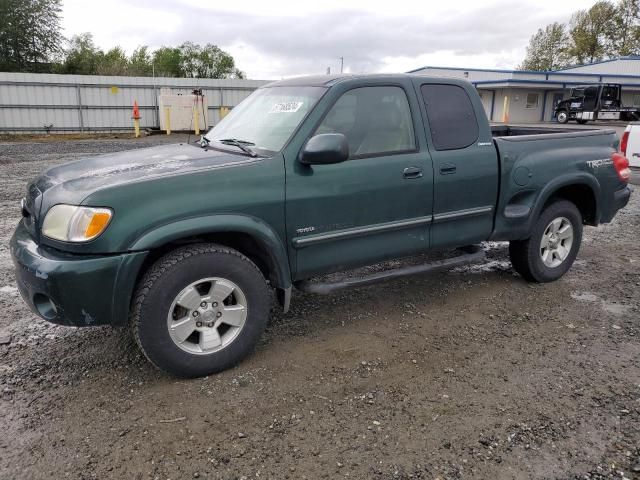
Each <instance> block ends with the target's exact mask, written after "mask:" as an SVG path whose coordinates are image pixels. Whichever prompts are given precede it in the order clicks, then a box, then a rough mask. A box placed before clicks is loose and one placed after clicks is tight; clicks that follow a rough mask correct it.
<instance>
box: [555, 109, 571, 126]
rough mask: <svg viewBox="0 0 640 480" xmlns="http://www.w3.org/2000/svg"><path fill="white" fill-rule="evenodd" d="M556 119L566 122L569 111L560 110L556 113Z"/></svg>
mask: <svg viewBox="0 0 640 480" xmlns="http://www.w3.org/2000/svg"><path fill="white" fill-rule="evenodd" d="M556 120H557V121H558V123H567V122H568V121H569V113H568V112H567V111H566V110H560V111H559V112H558V113H557V114H556Z"/></svg>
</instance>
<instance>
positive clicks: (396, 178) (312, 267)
mask: <svg viewBox="0 0 640 480" xmlns="http://www.w3.org/2000/svg"><path fill="white" fill-rule="evenodd" d="M408 86H409V87H411V85H410V84H409V85H408ZM405 87H406V85H404V86H403V85H378V86H367V87H360V88H353V89H350V90H346V91H341V90H338V87H334V88H332V90H331V93H332V94H333V95H334V98H335V101H334V102H332V106H331V107H329V109H328V111H327V113H326V115H324V117H323V119H322V120H321V121H320V122H319V124H318V126H317V127H316V128H315V129H314V131H313V133H312V135H314V134H321V133H342V134H344V135H345V136H346V138H347V141H348V143H349V153H350V156H349V160H347V161H345V162H343V163H339V164H334V165H311V166H309V165H303V164H301V163H300V162H298V161H297V160H296V159H295V158H286V170H287V179H286V199H287V200H286V201H287V204H286V218H287V234H288V235H287V236H288V238H289V239H290V245H289V252H290V261H291V264H292V266H293V268H294V270H295V274H294V278H295V279H296V280H300V279H304V278H308V277H310V276H313V275H315V274H318V273H327V272H329V271H339V270H344V269H347V268H350V267H354V266H360V265H366V264H370V263H374V262H376V261H380V260H384V259H388V258H395V257H401V256H403V255H410V254H413V253H416V252H420V251H424V250H426V249H427V248H428V247H429V224H430V222H431V213H432V193H433V192H432V181H433V175H432V171H431V164H430V161H429V157H428V154H427V153H426V150H423V151H420V143H422V144H424V140H422V141H420V138H422V139H423V138H424V137H423V136H419V138H417V136H416V131H417V129H416V118H415V115H418V112H413V114H412V111H411V108H410V106H409V105H410V103H409V100H408V97H407V94H409V95H413V99H414V102H413V104H414V105H415V92H414V91H413V90H412V89H410V88H405ZM343 88H344V87H343ZM418 133H420V132H419V131H418Z"/></svg>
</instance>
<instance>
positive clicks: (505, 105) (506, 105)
mask: <svg viewBox="0 0 640 480" xmlns="http://www.w3.org/2000/svg"><path fill="white" fill-rule="evenodd" d="M502 123H509V97H508V96H507V95H505V96H504V103H503V104H502Z"/></svg>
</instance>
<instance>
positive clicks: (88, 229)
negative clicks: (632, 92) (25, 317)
mask: <svg viewBox="0 0 640 480" xmlns="http://www.w3.org/2000/svg"><path fill="white" fill-rule="evenodd" d="M618 143H619V141H618V139H617V137H616V135H615V133H614V132H613V131H612V130H580V131H572V130H553V129H526V128H515V127H509V126H501V127H497V128H494V130H493V131H492V128H491V127H490V125H489V123H488V122H487V118H486V116H485V113H484V110H483V107H482V103H481V101H480V98H479V96H478V94H477V93H476V91H475V89H474V88H473V87H472V86H471V85H470V84H469V83H467V82H464V81H458V80H453V79H443V78H428V77H423V76H412V75H362V76H358V75H356V76H352V75H344V76H316V77H304V78H296V79H290V80H284V81H279V82H275V83H272V84H269V85H267V86H264V87H262V88H260V89H258V90H256V91H255V92H254V93H252V94H251V95H250V96H249V97H248V98H247V99H246V100H244V101H243V102H242V103H241V104H240V105H238V106H237V107H236V108H235V109H233V111H232V112H231V113H230V114H229V115H228V116H227V117H226V118H224V120H222V121H221V122H220V123H219V124H218V125H216V126H215V127H214V128H213V129H211V130H210V131H209V132H208V133H207V134H206V135H205V136H204V137H202V139H201V141H200V142H199V143H198V144H193V145H190V144H177V145H164V146H157V147H152V148H145V149H140V150H135V151H129V152H122V153H115V154H108V155H101V156H98V157H93V158H89V159H86V160H81V161H76V162H72V163H68V164H65V165H61V166H57V167H54V168H51V169H50V170H48V171H47V172H45V173H44V174H43V175H41V176H40V177H38V178H36V179H35V180H34V181H33V182H31V183H30V184H29V186H28V188H27V193H26V197H25V198H24V200H23V202H22V214H23V219H22V220H21V221H20V223H19V225H18V226H17V229H16V231H15V234H14V236H13V238H12V239H11V254H12V257H13V260H14V263H15V267H16V279H17V284H18V287H19V290H20V292H21V294H22V296H23V298H24V300H25V301H26V302H27V303H28V304H29V306H30V307H31V308H32V309H33V311H34V312H36V313H37V314H38V315H40V316H41V317H43V318H45V319H46V320H49V321H51V322H55V323H58V324H62V325H73V326H85V325H87V326H88V325H103V324H110V325H114V326H125V325H128V326H130V327H131V329H132V330H133V333H134V336H135V338H136V340H137V342H138V344H139V345H140V347H141V349H142V351H143V352H144V353H145V355H146V356H147V358H148V359H149V360H150V361H151V362H152V363H153V364H155V365H156V366H157V367H159V368H161V369H164V370H166V371H168V372H170V373H172V374H175V375H178V376H185V377H194V376H201V375H206V374H209V373H212V372H218V371H221V370H223V369H225V368H228V367H230V366H232V365H234V364H236V363H237V362H239V361H240V360H241V359H242V358H243V357H245V356H246V355H247V354H248V353H249V352H250V351H251V350H252V348H253V347H254V345H255V344H256V342H257V341H258V338H259V337H260V335H261V333H262V332H263V330H264V328H265V326H266V324H267V321H268V318H269V311H270V307H271V303H272V298H273V297H272V290H275V293H276V295H275V298H277V301H278V302H279V303H280V305H281V306H282V308H283V309H284V310H285V311H286V310H287V309H288V307H289V303H290V300H291V296H292V291H293V287H296V288H298V289H301V290H304V291H307V292H316V293H329V292H332V291H334V290H336V289H340V288H345V287H348V286H353V285H363V284H367V283H370V282H372V281H378V280H382V279H385V278H392V277H395V276H399V275H407V274H412V273H417V272H426V271H429V270H433V269H437V268H449V267H451V266H454V265H458V264H461V263H464V262H469V261H475V260H477V259H478V258H479V255H481V254H482V251H480V250H479V248H478V247H477V244H478V243H479V242H482V241H487V240H489V241H493V240H502V241H505V240H508V241H509V242H510V248H509V252H510V255H511V260H512V263H513V267H514V268H515V270H516V271H517V272H519V273H520V274H521V275H522V276H523V277H524V278H525V279H526V280H528V281H533V282H548V281H552V280H556V279H558V278H560V277H561V276H562V275H563V274H564V273H565V272H566V271H567V270H568V269H569V268H570V267H571V264H572V263H573V261H574V259H575V258H576V255H577V253H578V249H579V247H580V241H581V238H582V228H583V225H598V224H600V223H606V222H609V221H611V219H612V218H613V217H614V215H615V214H616V212H617V211H618V210H619V209H620V208H622V207H624V206H625V205H626V204H627V202H628V200H629V195H630V193H631V191H630V188H629V187H628V186H627V181H628V179H629V175H630V172H629V168H628V161H627V159H626V158H625V157H624V156H623V155H622V154H620V153H618V152H617V149H618ZM443 249H445V250H446V249H449V250H453V249H456V250H455V251H456V252H457V255H454V256H450V255H449V256H447V257H446V258H442V259H438V260H436V261H434V262H432V263H426V264H424V265H420V264H411V265H410V266H407V267H399V268H396V269H392V270H389V271H377V273H374V274H371V275H369V276H367V275H365V276H363V277H361V278H360V277H351V278H349V279H348V280H347V281H338V282H335V283H332V281H331V278H332V275H328V274H330V273H332V272H344V271H347V270H349V269H353V268H357V267H361V266H365V265H371V264H376V263H378V262H382V261H385V260H389V259H396V258H401V257H410V256H416V255H421V254H424V253H425V252H427V251H431V252H432V251H434V250H437V251H440V250H443ZM333 277H335V275H333ZM327 278H328V279H327Z"/></svg>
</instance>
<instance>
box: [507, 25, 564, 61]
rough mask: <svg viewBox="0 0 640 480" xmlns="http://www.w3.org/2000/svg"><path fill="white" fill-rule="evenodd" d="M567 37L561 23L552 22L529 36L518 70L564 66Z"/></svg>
mask: <svg viewBox="0 0 640 480" xmlns="http://www.w3.org/2000/svg"><path fill="white" fill-rule="evenodd" d="M568 41H569V37H568V35H567V31H566V27H565V25H564V24H562V23H558V22H555V23H552V24H550V25H547V26H546V27H545V28H544V30H543V29H542V28H540V29H538V31H537V32H536V33H535V34H534V35H533V36H532V37H531V39H530V40H529V46H528V47H527V55H526V57H525V59H524V60H523V62H522V64H521V65H520V66H519V69H520V70H539V71H549V70H557V69H559V68H562V67H565V66H567V65H568V63H569V56H568V54H567V48H568Z"/></svg>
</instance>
